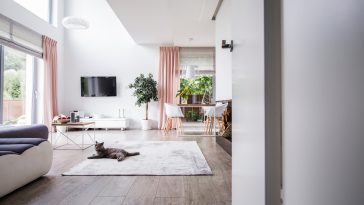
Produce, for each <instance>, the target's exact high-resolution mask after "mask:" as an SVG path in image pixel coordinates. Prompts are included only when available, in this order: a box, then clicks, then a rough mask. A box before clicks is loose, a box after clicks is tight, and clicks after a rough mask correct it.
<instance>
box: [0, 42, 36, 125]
mask: <svg viewBox="0 0 364 205" xmlns="http://www.w3.org/2000/svg"><path fill="white" fill-rule="evenodd" d="M5 47H6V46H4V45H1V44H0V124H3V123H4V120H3V114H4V113H3V106H4V71H5V70H4V66H5ZM9 48H11V49H14V48H12V47H9ZM15 50H18V51H20V52H23V53H25V54H26V55H30V54H28V53H26V52H24V51H22V50H19V49H15ZM30 56H31V57H32V58H33V60H32V68H31V72H32V73H31V75H32V78H31V79H32V82H31V87H32V89H31V95H32V96H31V98H30V99H29V101H30V102H29V103H31V108H30V112H31V113H30V118H29V123H30V124H35V123H38V122H39V121H40V119H39V116H38V107H37V105H38V103H41V102H40V101H39V97H38V95H39V91H38V81H39V67H38V66H39V60H38V58H37V57H36V56H33V55H30Z"/></svg>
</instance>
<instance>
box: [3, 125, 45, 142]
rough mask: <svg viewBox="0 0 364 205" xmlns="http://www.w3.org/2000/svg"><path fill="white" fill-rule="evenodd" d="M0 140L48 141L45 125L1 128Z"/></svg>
mask: <svg viewBox="0 0 364 205" xmlns="http://www.w3.org/2000/svg"><path fill="white" fill-rule="evenodd" d="M0 138H43V139H48V128H47V126H45V125H23V126H4V127H0Z"/></svg>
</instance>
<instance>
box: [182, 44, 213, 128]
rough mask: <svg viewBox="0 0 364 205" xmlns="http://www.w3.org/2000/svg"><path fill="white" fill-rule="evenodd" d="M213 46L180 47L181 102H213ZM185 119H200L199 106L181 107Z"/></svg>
mask: <svg viewBox="0 0 364 205" xmlns="http://www.w3.org/2000/svg"><path fill="white" fill-rule="evenodd" d="M214 82H215V48H181V77H180V90H179V91H178V93H177V94H178V95H179V96H180V101H181V103H182V104H186V103H187V104H210V103H214V93H215V83H214ZM183 111H184V113H185V117H186V120H187V121H202V120H203V119H202V117H203V115H202V113H203V110H202V109H201V108H183Z"/></svg>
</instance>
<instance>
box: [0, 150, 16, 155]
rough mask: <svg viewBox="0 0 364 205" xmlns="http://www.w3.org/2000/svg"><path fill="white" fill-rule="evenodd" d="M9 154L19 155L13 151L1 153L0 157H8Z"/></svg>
mask: <svg viewBox="0 0 364 205" xmlns="http://www.w3.org/2000/svg"><path fill="white" fill-rule="evenodd" d="M7 154H17V153H15V152H12V151H0V156H3V155H7Z"/></svg>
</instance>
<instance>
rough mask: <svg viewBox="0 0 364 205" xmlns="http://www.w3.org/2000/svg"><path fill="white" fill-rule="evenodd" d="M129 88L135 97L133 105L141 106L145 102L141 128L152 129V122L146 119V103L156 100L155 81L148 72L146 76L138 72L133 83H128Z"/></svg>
mask: <svg viewBox="0 0 364 205" xmlns="http://www.w3.org/2000/svg"><path fill="white" fill-rule="evenodd" d="M129 88H130V89H134V93H133V96H135V97H136V98H137V101H136V103H135V105H137V106H139V107H140V106H141V105H142V104H145V119H143V120H142V129H143V130H150V129H152V123H151V121H150V120H149V119H148V103H150V102H151V101H157V100H158V91H157V81H155V80H154V79H153V75H152V74H150V73H149V75H148V77H145V76H144V75H143V74H140V76H139V77H137V78H135V80H134V83H132V84H130V85H129Z"/></svg>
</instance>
